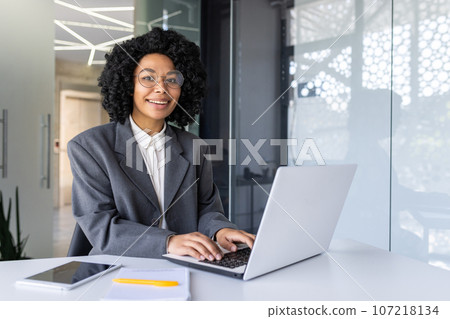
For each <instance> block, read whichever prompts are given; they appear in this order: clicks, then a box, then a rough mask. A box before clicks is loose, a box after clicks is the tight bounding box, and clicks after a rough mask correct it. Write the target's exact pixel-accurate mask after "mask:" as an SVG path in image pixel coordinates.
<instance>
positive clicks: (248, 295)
mask: <svg viewBox="0 0 450 319" xmlns="http://www.w3.org/2000/svg"><path fill="white" fill-rule="evenodd" d="M116 259H117V256H87V257H70V258H49V259H31V260H24V261H8V262H0V300H78V299H79V300H99V299H101V298H102V297H103V296H104V295H105V294H106V292H107V291H108V289H109V288H110V286H111V279H112V278H114V277H115V276H116V274H117V271H114V272H112V273H109V274H107V275H105V276H104V277H102V278H101V279H100V280H98V281H96V282H94V281H93V282H91V283H88V284H86V285H83V286H81V287H78V288H76V289H74V290H72V291H68V292H65V291H59V290H52V289H45V288H34V287H24V286H16V285H15V284H14V282H15V281H16V280H17V279H19V278H23V277H26V276H29V275H32V274H34V273H37V272H40V271H43V270H45V269H47V268H49V267H52V266H57V265H60V264H62V263H64V262H67V261H69V260H90V261H100V262H113V261H114V260H116ZM336 262H337V263H336ZM120 263H121V264H123V265H124V266H126V267H137V268H141V267H145V268H167V267H179V266H178V265H175V264H173V263H171V262H169V261H165V260H159V259H146V258H130V257H123V258H121V259H120ZM449 283H450V272H449V271H445V270H441V269H438V268H435V267H432V266H429V265H427V264H424V263H422V262H419V261H415V260H412V259H409V258H406V257H403V256H399V255H396V254H393V253H389V252H386V251H383V250H380V249H377V248H373V247H371V246H368V245H365V244H361V243H357V242H354V241H348V240H336V241H334V242H333V243H332V245H331V248H330V250H329V254H322V255H320V256H317V257H314V258H311V259H309V260H305V261H303V262H300V263H297V264H295V265H292V266H289V267H286V268H284V269H281V270H278V271H275V272H272V273H270V274H267V275H265V276H262V277H259V278H255V279H253V280H250V281H247V282H244V281H241V280H238V279H234V278H228V277H224V276H220V275H215V274H211V273H208V272H203V271H199V270H194V269H192V270H191V294H192V299H193V300H369V301H370V300H372V299H373V300H376V301H381V300H447V301H448V300H450V289H449V288H448V287H449Z"/></svg>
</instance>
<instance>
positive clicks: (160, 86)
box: [154, 80, 167, 93]
mask: <svg viewBox="0 0 450 319" xmlns="http://www.w3.org/2000/svg"><path fill="white" fill-rule="evenodd" d="M154 90H155V92H158V93H163V92H167V87H166V83H164V81H163V80H159V81H158V82H156V84H155V86H154Z"/></svg>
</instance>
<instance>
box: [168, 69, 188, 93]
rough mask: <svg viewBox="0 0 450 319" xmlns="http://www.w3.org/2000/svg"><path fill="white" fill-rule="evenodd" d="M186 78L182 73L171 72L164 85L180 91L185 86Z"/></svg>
mask: <svg viewBox="0 0 450 319" xmlns="http://www.w3.org/2000/svg"><path fill="white" fill-rule="evenodd" d="M183 82H184V77H183V74H181V72H180V71H176V70H175V71H170V72H169V73H167V75H166V79H165V81H164V83H166V84H167V85H168V86H169V87H171V88H172V89H179V88H181V86H182V85H183Z"/></svg>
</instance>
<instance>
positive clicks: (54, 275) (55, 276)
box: [16, 261, 121, 290]
mask: <svg viewBox="0 0 450 319" xmlns="http://www.w3.org/2000/svg"><path fill="white" fill-rule="evenodd" d="M120 267H121V265H112V264H102V263H95V262H83V261H71V262H68V263H65V264H62V265H60V266H57V267H54V268H51V269H48V270H46V271H44V272H40V273H38V274H35V275H33V276H30V277H26V278H23V279H20V280H18V281H16V284H19V285H32V286H40V287H48V288H57V289H63V290H70V289H73V288H75V287H78V286H80V285H82V284H84V283H86V282H88V281H90V280H92V279H95V278H97V277H100V276H102V275H103V274H106V273H108V272H110V271H113V270H116V269H118V268H120Z"/></svg>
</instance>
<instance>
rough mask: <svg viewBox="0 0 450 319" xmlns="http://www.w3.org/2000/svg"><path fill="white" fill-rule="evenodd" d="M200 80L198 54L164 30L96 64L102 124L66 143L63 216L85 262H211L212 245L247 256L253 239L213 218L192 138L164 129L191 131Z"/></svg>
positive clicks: (214, 201)
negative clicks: (69, 213)
mask: <svg viewBox="0 0 450 319" xmlns="http://www.w3.org/2000/svg"><path fill="white" fill-rule="evenodd" d="M205 81H206V73H205V71H204V67H203V65H202V63H201V61H200V54H199V48H198V47H197V46H196V45H195V44H194V43H192V42H190V41H188V40H187V39H186V38H185V37H183V36H182V35H180V34H178V33H176V32H174V31H163V30H162V29H159V28H156V29H153V30H152V31H150V32H148V33H147V34H145V35H142V36H139V37H136V38H133V39H131V40H129V41H126V42H125V43H123V44H121V45H116V46H115V47H114V49H113V50H112V52H111V54H109V55H106V65H105V68H104V70H103V72H102V74H101V76H100V78H99V86H100V87H101V88H102V89H101V92H102V95H103V102H102V104H103V107H104V108H105V109H106V111H107V112H108V113H109V116H110V118H111V123H109V124H106V125H102V126H99V127H95V128H92V129H90V130H87V131H85V132H83V133H81V134H80V135H78V136H77V137H75V138H74V139H73V140H71V141H70V142H69V144H68V153H69V158H70V162H71V167H72V172H73V176H74V180H73V191H72V207H73V214H74V216H75V219H76V221H77V223H78V224H79V225H80V227H81V229H82V230H83V232H84V233H85V234H86V236H87V238H88V239H89V241H90V243H91V244H92V246H93V249H92V250H91V252H90V254H115V255H127V256H138V257H161V255H163V254H165V253H167V252H169V253H173V254H178V255H190V256H193V257H195V258H197V259H200V260H203V259H209V260H215V259H221V258H222V252H221V250H220V249H219V248H218V246H217V245H216V244H215V243H214V241H213V240H212V239H215V240H217V242H218V243H219V244H220V245H221V246H222V247H224V248H226V249H228V250H230V251H235V250H236V249H237V247H236V245H235V243H245V244H247V245H249V246H250V247H252V245H253V241H254V238H255V236H254V235H252V234H249V233H246V232H244V231H240V230H237V227H236V226H235V225H234V224H232V223H230V222H229V221H228V220H227V219H226V218H225V217H224V215H223V208H222V204H221V201H220V197H219V192H218V190H217V188H216V186H215V185H214V183H213V177H212V168H211V163H210V162H208V161H207V160H206V159H205V156H204V154H205V149H203V148H201V149H200V151H197V150H196V148H195V147H194V145H195V143H194V142H195V140H196V139H198V137H196V136H195V135H193V134H190V133H188V132H186V131H184V130H182V129H179V128H176V127H173V126H171V125H168V124H167V122H173V123H175V124H176V125H178V126H179V127H184V126H186V125H188V124H190V123H192V122H194V116H195V115H196V114H198V113H199V111H200V101H201V99H202V98H203V96H204V92H205ZM197 142H198V140H197ZM197 145H198V144H197ZM197 153H198V154H197Z"/></svg>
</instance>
